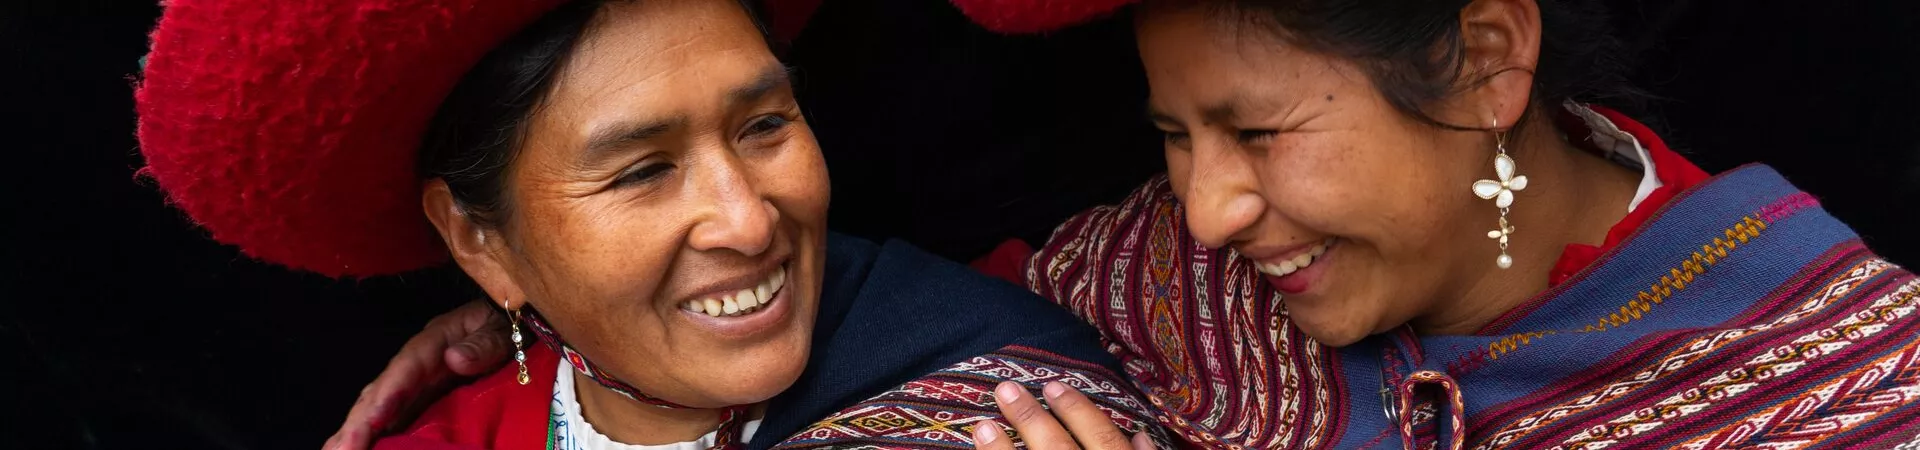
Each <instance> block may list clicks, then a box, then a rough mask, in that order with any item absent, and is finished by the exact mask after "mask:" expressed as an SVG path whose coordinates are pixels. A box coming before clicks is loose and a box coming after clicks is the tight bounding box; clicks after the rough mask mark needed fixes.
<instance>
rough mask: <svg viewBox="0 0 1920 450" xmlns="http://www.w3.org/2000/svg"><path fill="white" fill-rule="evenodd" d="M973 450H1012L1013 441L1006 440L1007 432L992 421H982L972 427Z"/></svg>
mask: <svg viewBox="0 0 1920 450" xmlns="http://www.w3.org/2000/svg"><path fill="white" fill-rule="evenodd" d="M973 448H975V449H977V450H1013V439H1009V438H1007V432H1006V431H1005V430H1002V429H1000V425H996V424H994V423H993V421H992V420H982V421H979V422H977V425H974V426H973Z"/></svg>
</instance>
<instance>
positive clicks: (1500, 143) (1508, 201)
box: [1473, 121, 1527, 269]
mask: <svg viewBox="0 0 1920 450" xmlns="http://www.w3.org/2000/svg"><path fill="white" fill-rule="evenodd" d="M1499 127H1500V125H1499V123H1498V121H1495V124H1494V128H1499ZM1493 136H1494V138H1493V139H1494V155H1493V174H1494V177H1495V178H1497V179H1493V180H1480V181H1475V182H1473V195H1477V196H1479V197H1480V198H1483V199H1487V200H1493V206H1495V207H1498V208H1500V228H1499V229H1495V230H1493V231H1488V232H1487V237H1488V238H1492V239H1496V240H1499V241H1500V257H1499V258H1498V259H1495V260H1494V261H1493V263H1494V265H1497V266H1500V268H1502V269H1506V268H1510V267H1513V256H1510V255H1507V238H1508V237H1509V236H1512V235H1513V225H1512V224H1509V223H1507V209H1508V208H1509V207H1511V206H1513V193H1514V192H1516V191H1521V190H1525V189H1526V188H1527V176H1526V175H1515V174H1514V171H1515V170H1517V168H1516V167H1514V163H1513V158H1512V157H1509V156H1507V133H1506V132H1503V131H1494V132H1493Z"/></svg>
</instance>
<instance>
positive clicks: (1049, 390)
mask: <svg viewBox="0 0 1920 450" xmlns="http://www.w3.org/2000/svg"><path fill="white" fill-rule="evenodd" d="M1040 393H1043V394H1047V400H1055V399H1059V398H1060V396H1061V395H1062V394H1066V393H1067V385H1065V384H1060V382H1058V381H1049V382H1047V386H1046V387H1044V388H1040Z"/></svg>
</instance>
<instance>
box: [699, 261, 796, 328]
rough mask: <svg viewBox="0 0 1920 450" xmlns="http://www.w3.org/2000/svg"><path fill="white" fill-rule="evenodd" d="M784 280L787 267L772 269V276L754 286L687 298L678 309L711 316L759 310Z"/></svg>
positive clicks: (778, 291)
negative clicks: (704, 296)
mask: <svg viewBox="0 0 1920 450" xmlns="http://www.w3.org/2000/svg"><path fill="white" fill-rule="evenodd" d="M786 280H787V269H786V268H785V267H782V268H780V270H777V271H774V272H773V275H772V276H769V277H767V279H766V281H761V282H760V285H758V286H754V287H753V288H752V289H741V290H740V291H739V292H735V293H733V294H731V295H723V296H719V297H714V298H705V299H699V300H688V301H687V302H686V303H682V304H680V309H684V310H687V311H691V312H695V313H705V314H706V315H709V316H713V317H720V316H738V315H743V314H747V313H751V312H754V311H759V310H760V308H761V307H764V306H766V305H767V303H769V302H772V301H773V296H774V295H775V294H778V293H780V288H781V286H782V285H783V284H785V283H786Z"/></svg>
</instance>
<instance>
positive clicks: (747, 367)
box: [689, 339, 810, 407]
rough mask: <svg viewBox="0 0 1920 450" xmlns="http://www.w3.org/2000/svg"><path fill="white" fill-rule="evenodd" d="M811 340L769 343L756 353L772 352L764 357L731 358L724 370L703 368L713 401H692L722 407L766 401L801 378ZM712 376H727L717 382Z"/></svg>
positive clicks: (707, 389)
mask: <svg viewBox="0 0 1920 450" xmlns="http://www.w3.org/2000/svg"><path fill="white" fill-rule="evenodd" d="M809 344H810V342H808V341H807V340H806V339H802V340H801V341H800V342H799V343H798V344H797V347H796V346H795V345H769V346H768V347H779V348H777V349H775V348H767V349H764V350H761V351H756V352H753V353H759V354H772V355H769V356H765V357H748V358H739V359H734V360H732V361H728V362H727V363H724V364H723V365H724V366H726V368H724V369H722V370H712V371H704V372H705V373H703V374H701V375H699V376H700V377H701V379H705V380H709V381H706V382H705V383H703V384H705V388H704V389H702V390H705V391H707V395H705V397H706V398H707V400H708V401H710V402H713V403H714V404H712V405H689V406H706V407H722V406H733V405H751V404H755V403H760V402H764V401H767V399H771V398H773V397H774V396H775V395H780V393H781V392H786V390H787V389H788V388H791V387H793V383H794V381H796V380H799V379H800V374H801V372H803V371H805V370H806V367H807V353H808V350H809V348H808V347H809ZM712 380H724V381H723V382H718V383H715V382H714V381H712Z"/></svg>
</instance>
